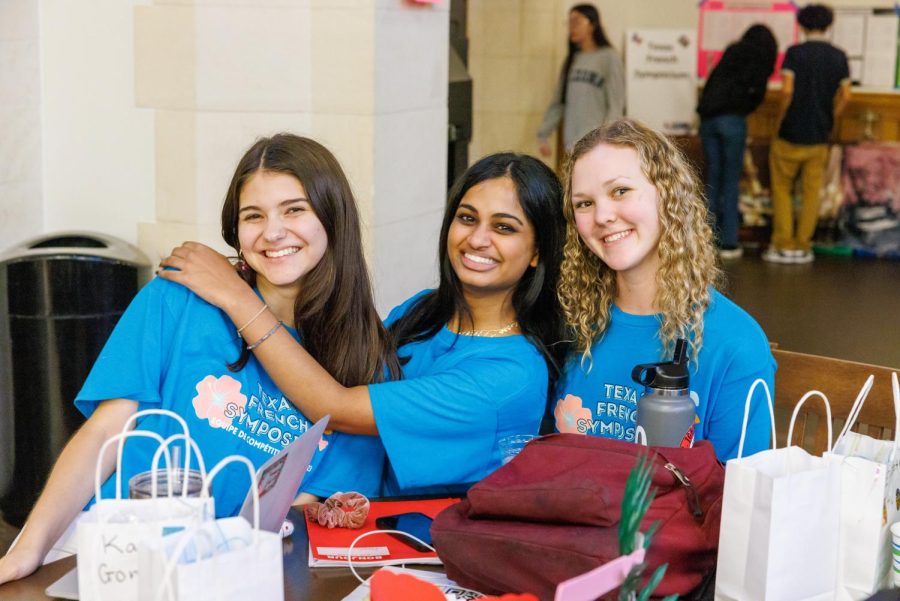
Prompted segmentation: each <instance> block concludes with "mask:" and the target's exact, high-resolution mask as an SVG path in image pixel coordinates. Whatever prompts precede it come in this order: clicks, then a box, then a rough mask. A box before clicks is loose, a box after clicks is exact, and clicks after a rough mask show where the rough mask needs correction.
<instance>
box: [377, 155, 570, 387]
mask: <svg viewBox="0 0 900 601" xmlns="http://www.w3.org/2000/svg"><path fill="white" fill-rule="evenodd" d="M503 177H508V178H509V179H510V180H512V182H513V185H514V186H515V188H516V194H517V195H518V197H519V204H520V205H521V206H522V210H523V211H524V212H525V216H526V218H527V219H528V221H529V222H530V223H531V225H532V226H533V228H534V237H535V248H536V250H537V256H538V264H537V266H536V267H529V268H528V269H527V270H526V271H525V274H524V275H523V276H522V279H521V280H519V283H518V285H517V286H516V289H515V291H514V292H513V298H512V303H513V308H514V309H515V312H516V320H517V321H518V322H519V327H520V328H521V330H522V333H523V334H524V335H525V336H526V337H527V338H528V340H529V341H530V342H531V343H532V344H534V346H535V347H537V348H538V350H540V352H541V353H542V354H543V356H544V359H545V361H546V362H547V367H548V372H549V374H550V388H549V390H548V393H549V392H550V391H552V390H553V387H554V385H555V383H556V380H557V378H558V377H559V372H560V367H561V366H562V364H563V361H564V359H565V356H566V353H567V351H568V342H567V341H566V336H565V330H564V326H563V319H562V311H561V310H560V306H559V299H558V298H557V296H556V284H557V280H558V279H559V267H560V264H561V262H562V247H563V242H564V241H565V235H566V225H565V220H564V218H563V213H562V186H561V185H560V182H559V179H558V178H557V177H556V175H555V174H554V173H553V171H551V170H550V168H549V167H547V166H546V165H545V164H544V163H542V162H541V161H539V160H537V159H536V158H534V157H530V156H527V155H522V154H514V153H510V152H505V153H499V154H492V155H488V156H486V157H484V158H482V159H480V160H479V161H478V162H476V163H475V164H474V165H472V166H471V167H469V168H468V169H467V170H466V172H465V173H463V174H462V175H461V176H460V177H459V179H458V180H456V183H455V184H454V185H453V187H452V188H451V190H450V193H449V196H448V199H447V205H446V208H445V210H444V220H443V224H442V226H441V236H440V243H439V246H438V253H439V257H440V284H439V286H438V288H437V290H433V291H431V292H430V293H428V294H426V295H424V296H423V297H422V298H421V299H420V300H419V301H418V302H416V304H415V305H414V306H413V307H412V308H411V309H410V310H409V311H407V313H406V314H405V315H404V316H403V317H401V318H400V319H398V320H397V321H396V322H394V323H393V324H392V325H391V328H390V331H391V333H392V334H393V336H394V339H395V341H396V346H397V348H399V347H401V346H403V345H404V344H407V343H410V342H416V341H419V340H426V339H428V338H431V337H433V336H434V335H435V334H437V333H438V331H440V329H441V328H442V327H444V325H445V324H447V322H449V321H450V320H451V319H453V317H457V318H458V319H459V321H460V322H461V323H465V322H467V321H468V322H471V320H472V318H471V310H470V309H469V306H468V305H467V304H466V300H465V298H464V296H463V291H462V284H461V283H460V281H459V277H458V276H457V275H456V272H455V271H454V270H453V266H452V265H451V263H450V257H449V254H448V252H447V238H448V233H449V231H450V226H451V224H452V223H453V220H454V219H455V218H456V211H457V209H458V208H459V204H460V202H462V199H463V197H464V196H465V195H466V192H468V191H469V190H470V189H471V188H473V187H474V186H476V185H477V184H479V183H481V182H484V181H487V180H491V179H496V178H503Z"/></svg>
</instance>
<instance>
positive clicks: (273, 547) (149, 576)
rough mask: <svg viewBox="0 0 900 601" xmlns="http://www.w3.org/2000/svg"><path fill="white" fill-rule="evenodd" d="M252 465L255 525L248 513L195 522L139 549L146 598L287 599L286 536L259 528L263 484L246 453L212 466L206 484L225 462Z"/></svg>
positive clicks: (161, 600) (185, 600) (163, 600)
mask: <svg viewBox="0 0 900 601" xmlns="http://www.w3.org/2000/svg"><path fill="white" fill-rule="evenodd" d="M232 462H240V463H243V464H245V465H246V466H247V468H248V469H249V471H250V476H251V481H252V483H251V491H252V493H253V503H254V505H253V521H254V523H253V525H252V526H251V525H250V524H249V523H248V522H247V520H245V519H244V518H243V517H233V518H223V519H219V520H215V521H208V522H203V523H198V524H195V525H194V526H193V527H191V528H188V529H185V530H182V531H180V532H177V533H175V534H171V535H169V536H166V537H164V538H163V539H161V540H159V539H157V540H155V541H150V542H148V543H147V544H145V545H142V546H141V549H140V553H139V556H140V577H139V587H140V597H139V598H140V600H141V601H206V600H210V601H246V600H247V599H266V600H267V601H283V599H284V578H283V567H282V544H281V536H280V535H278V534H276V533H273V532H266V531H263V530H260V529H259V487H258V485H257V482H256V471H255V469H254V467H253V464H252V463H251V462H250V460H248V459H247V458H246V457H241V456H238V455H232V456H230V457H226V458H225V459H223V460H222V461H220V462H219V463H218V464H217V465H216V466H215V467H214V468H213V469H212V470H210V472H209V477H208V478H207V483H206V485H205V488H208V487H209V482H210V481H211V480H212V479H213V478H214V477H215V475H216V474H217V473H219V471H220V470H221V469H222V468H223V467H225V465H226V464H228V463H232Z"/></svg>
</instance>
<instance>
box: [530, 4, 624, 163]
mask: <svg viewBox="0 0 900 601" xmlns="http://www.w3.org/2000/svg"><path fill="white" fill-rule="evenodd" d="M624 114H625V76H624V74H623V69H622V61H621V59H620V58H619V55H618V54H617V53H616V51H615V50H614V49H613V47H612V45H611V44H610V43H609V40H608V39H607V37H606V32H604V31H603V25H602V24H601V23H600V12H599V11H598V10H597V8H596V7H595V6H594V5H593V4H576V5H575V6H573V7H572V8H571V9H570V10H569V52H568V54H567V55H566V60H565V62H563V67H562V70H561V72H560V75H559V81H558V83H557V85H556V91H555V92H554V94H553V99H552V100H551V101H550V106H549V107H548V108H547V112H546V113H545V114H544V121H543V123H541V126H540V128H539V129H538V134H537V136H538V143H539V145H540V151H541V154H542V155H544V156H547V157H548V156H550V155H551V154H552V151H551V149H550V144H549V143H548V142H547V140H548V138H549V137H550V134H552V133H553V132H554V131H555V130H556V128H557V127H558V126H559V124H560V121H561V122H562V141H563V145H564V146H565V149H566V152H569V151H571V150H572V146H573V145H574V144H575V141H576V140H578V138H580V137H581V136H583V135H584V134H586V133H587V132H589V131H591V130H592V129H594V128H595V127H598V126H600V125H603V124H604V123H606V122H607V121H612V120H614V119H618V118H619V117H622V116H623V115H624Z"/></svg>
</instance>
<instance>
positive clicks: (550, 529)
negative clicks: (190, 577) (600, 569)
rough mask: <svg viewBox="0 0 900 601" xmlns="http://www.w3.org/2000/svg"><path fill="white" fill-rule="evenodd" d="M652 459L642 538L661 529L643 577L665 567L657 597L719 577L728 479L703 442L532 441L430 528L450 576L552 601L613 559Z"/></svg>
mask: <svg viewBox="0 0 900 601" xmlns="http://www.w3.org/2000/svg"><path fill="white" fill-rule="evenodd" d="M648 451H649V453H650V455H651V457H652V458H653V461H652V464H653V466H654V469H653V480H652V484H651V487H652V488H655V489H656V497H655V498H654V500H653V502H652V503H651V505H650V508H649V510H648V511H647V514H646V516H645V517H644V520H643V522H642V523H641V528H640V530H641V531H642V532H646V531H647V529H648V528H649V527H650V525H651V524H652V523H653V522H655V521H657V520H659V521H660V526H659V530H658V531H657V532H656V534H655V536H654V537H653V541H652V543H651V545H650V548H649V549H648V552H647V563H648V564H649V569H648V571H646V572H645V574H648V573H650V572H651V571H652V570H654V569H656V566H658V565H661V564H663V563H668V564H669V567H668V569H667V570H666V575H665V578H663V580H662V582H660V584H659V586H658V587H657V588H656V590H655V591H654V595H668V594H673V593H677V594H684V593H687V592H688V591H690V590H691V589H693V588H694V587H696V586H697V585H698V584H700V582H701V580H703V577H704V575H706V574H707V573H708V572H711V571H712V570H713V569H714V568H715V565H716V550H717V547H718V543H719V519H720V517H721V513H722V488H723V485H724V482H725V470H724V468H723V466H722V464H721V463H719V461H718V460H717V459H716V455H715V452H714V451H713V447H712V445H711V444H710V443H709V442H707V441H699V442H697V444H696V445H695V446H694V448H693V449H681V448H661V447H651V448H649V449H647V447H642V446H638V445H635V444H633V443H630V442H623V441H618V440H610V439H606V438H598V437H593V436H583V435H580V434H551V435H548V436H544V437H541V438H538V439H535V440H533V441H532V442H530V443H529V444H528V445H527V446H526V447H525V448H524V449H523V450H522V452H521V453H519V455H518V456H517V457H516V458H515V459H513V460H512V461H511V462H510V463H508V464H507V465H505V466H503V467H501V468H500V469H498V470H497V471H495V472H494V473H493V474H491V475H490V476H488V477H487V478H485V479H484V480H482V481H481V482H479V483H478V484H476V485H474V486H473V487H472V488H471V489H470V490H469V493H468V496H467V499H465V500H463V502H461V503H458V504H456V505H453V506H451V507H449V508H447V509H446V510H444V511H443V512H442V513H441V514H439V515H438V516H437V518H436V519H435V520H434V524H433V525H432V528H431V534H432V538H433V540H434V545H435V547H436V549H437V552H438V555H439V556H440V558H441V560H442V561H443V562H444V566H445V567H446V570H447V576H448V577H450V578H452V579H453V580H455V581H457V582H458V583H459V584H461V585H462V586H466V587H471V588H474V589H477V590H480V591H482V592H485V593H494V594H496V593H504V592H530V593H534V594H536V595H538V596H539V597H540V598H541V599H546V600H550V599H552V598H553V595H554V591H555V589H556V585H557V584H558V583H560V582H562V581H563V580H567V579H569V578H572V577H574V576H578V575H579V574H583V573H584V572H587V571H589V570H591V569H593V568H596V567H597V566H600V565H602V564H604V563H606V562H608V561H610V560H612V559H615V558H616V557H618V556H619V543H618V523H619V519H620V517H621V504H622V496H623V492H624V489H625V482H626V480H627V478H628V474H629V473H630V472H631V470H632V468H633V467H634V466H635V464H636V463H637V458H638V455H639V454H640V453H647V452H648Z"/></svg>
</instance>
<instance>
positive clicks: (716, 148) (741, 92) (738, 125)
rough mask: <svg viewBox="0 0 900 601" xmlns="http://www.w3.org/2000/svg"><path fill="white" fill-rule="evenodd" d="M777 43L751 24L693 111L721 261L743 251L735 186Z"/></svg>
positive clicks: (712, 76) (761, 27) (728, 51)
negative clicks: (750, 121) (751, 116)
mask: <svg viewBox="0 0 900 601" xmlns="http://www.w3.org/2000/svg"><path fill="white" fill-rule="evenodd" d="M777 54H778V44H777V42H776V41H775V36H773V35H772V32H771V31H770V30H769V28H768V27H766V26H765V25H753V26H752V27H750V28H749V29H748V30H747V31H746V32H745V33H744V35H743V37H741V39H740V40H739V41H738V42H735V43H734V44H731V45H730V46H728V48H726V49H725V54H723V55H722V58H721V60H719V63H718V64H717V65H716V67H715V68H714V69H713V71H712V73H710V75H709V78H708V79H707V80H706V85H705V86H703V94H702V95H701V96H700V104H699V105H698V106H697V112H698V113H699V114H700V139H701V140H702V141H703V154H704V157H705V159H706V200H707V203H708V204H709V210H710V213H711V214H712V217H713V218H714V219H715V230H714V231H715V235H716V244H717V246H718V248H719V256H720V257H721V258H723V259H736V258H738V257H740V256H741V255H742V254H743V251H742V250H741V247H740V246H738V237H737V232H738V221H739V215H738V192H739V190H738V184H739V183H740V179H741V173H743V170H744V147H745V146H746V142H747V115H749V114H750V113H752V112H753V111H755V110H756V108H757V107H758V106H759V105H760V104H761V103H762V101H763V99H765V97H766V83H767V82H768V80H769V76H770V75H772V72H773V71H774V69H775V58H776V56H777Z"/></svg>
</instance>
